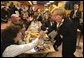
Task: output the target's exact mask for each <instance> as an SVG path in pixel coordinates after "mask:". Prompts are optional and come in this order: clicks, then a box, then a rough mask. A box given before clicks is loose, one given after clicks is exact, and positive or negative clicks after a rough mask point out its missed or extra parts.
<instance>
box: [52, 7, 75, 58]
mask: <svg viewBox="0 0 84 58" xmlns="http://www.w3.org/2000/svg"><path fill="white" fill-rule="evenodd" d="M52 19H53V20H54V21H55V22H56V23H57V29H56V30H57V33H58V34H57V36H56V37H55V40H56V42H55V45H57V47H58V46H59V45H60V44H61V42H63V46H62V56H63V57H74V52H75V50H76V38H75V36H74V34H75V32H74V26H73V22H71V21H70V20H69V19H68V18H66V17H65V9H63V8H56V9H55V10H54V11H53V12H52Z"/></svg>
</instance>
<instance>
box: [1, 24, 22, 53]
mask: <svg viewBox="0 0 84 58" xmlns="http://www.w3.org/2000/svg"><path fill="white" fill-rule="evenodd" d="M21 28H22V27H21V26H20V25H16V26H14V25H13V26H9V27H8V28H6V29H4V30H3V31H2V33H1V53H3V51H4V50H5V48H6V47H7V46H9V45H11V44H14V40H13V39H14V38H15V37H16V36H17V33H18V32H19V31H20V29H21Z"/></svg>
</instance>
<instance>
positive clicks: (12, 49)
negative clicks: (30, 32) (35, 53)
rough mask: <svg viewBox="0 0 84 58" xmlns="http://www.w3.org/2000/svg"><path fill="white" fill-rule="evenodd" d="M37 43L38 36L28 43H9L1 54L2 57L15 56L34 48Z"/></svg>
mask: <svg viewBox="0 0 84 58" xmlns="http://www.w3.org/2000/svg"><path fill="white" fill-rule="evenodd" d="M37 43H38V38H37V39H35V40H34V41H33V42H31V43H29V44H23V45H10V46H8V47H7V48H6V49H5V51H4V52H3V54H2V57H15V56H18V55H20V54H22V53H24V52H26V51H28V50H31V49H32V48H34V47H35V46H36V45H37Z"/></svg>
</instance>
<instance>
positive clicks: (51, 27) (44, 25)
mask: <svg viewBox="0 0 84 58" xmlns="http://www.w3.org/2000/svg"><path fill="white" fill-rule="evenodd" d="M47 28H48V29H47ZM41 29H42V30H44V31H45V30H46V29H47V31H48V33H47V34H49V33H50V32H51V31H53V30H56V22H54V21H53V22H52V25H51V23H50V20H47V21H45V22H43V25H42V26H41Z"/></svg>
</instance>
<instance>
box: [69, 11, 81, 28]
mask: <svg viewBox="0 0 84 58" xmlns="http://www.w3.org/2000/svg"><path fill="white" fill-rule="evenodd" d="M73 14H74V10H72V11H71V13H70V18H71V20H72V21H73V22H74V24H73V25H74V26H75V28H76V29H77V28H78V27H79V23H80V18H81V12H80V11H79V10H77V12H76V17H74V18H72V17H73Z"/></svg>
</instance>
